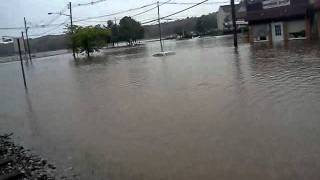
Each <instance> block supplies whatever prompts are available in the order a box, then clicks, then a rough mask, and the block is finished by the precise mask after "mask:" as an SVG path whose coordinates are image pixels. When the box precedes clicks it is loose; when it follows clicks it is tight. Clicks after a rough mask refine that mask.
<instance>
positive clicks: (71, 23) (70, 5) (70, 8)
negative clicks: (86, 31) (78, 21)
mask: <svg viewBox="0 0 320 180" xmlns="http://www.w3.org/2000/svg"><path fill="white" fill-rule="evenodd" d="M69 10H70V25H71V35H73V33H74V32H73V21H72V4H71V2H69ZM71 41H72V55H73V58H76V54H75V47H74V40H73V38H71Z"/></svg>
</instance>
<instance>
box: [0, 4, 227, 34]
mask: <svg viewBox="0 0 320 180" xmlns="http://www.w3.org/2000/svg"><path fill="white" fill-rule="evenodd" d="M1 1H2V2H1V3H0V8H1V10H0V28H5V27H21V26H23V17H26V18H27V20H28V23H31V24H30V25H43V24H46V23H48V22H50V20H52V19H55V18H56V17H57V16H54V15H51V16H49V15H48V12H59V11H60V10H62V9H66V7H67V4H68V2H69V1H68V0H9V1H8V0H1ZM93 1H95V0H93ZM164 1H165V0H163V1H160V2H164ZM201 1H202V0H172V2H179V3H187V2H190V3H198V2H201ZM227 1H228V0H209V2H227ZM71 2H72V3H73V5H76V4H79V3H87V2H91V0H71ZM154 2H156V1H155V0H107V1H105V2H101V3H98V4H95V5H89V6H83V7H77V8H74V9H73V16H74V19H79V18H86V17H93V16H100V15H105V14H110V13H115V12H119V11H123V10H127V9H130V8H136V7H140V6H143V5H146V4H151V3H154ZM221 4H222V3H218V4H205V5H201V6H198V7H196V8H193V9H190V10H188V11H186V12H184V13H182V14H179V15H176V16H174V18H182V17H187V16H189V17H191V16H201V15H203V14H208V13H211V12H215V11H217V10H218V8H219V5H221ZM224 4H225V3H224ZM189 6H191V5H163V6H162V7H160V11H161V16H165V15H168V14H170V13H173V12H176V11H179V10H181V9H184V8H187V7H189ZM152 7H153V6H151V7H147V8H145V9H142V10H138V11H133V12H129V13H126V14H121V15H116V16H112V17H106V18H99V19H94V20H90V21H91V22H79V23H75V24H77V25H92V24H97V22H92V21H102V20H109V19H114V18H117V19H120V18H121V17H123V16H126V15H127V16H129V15H133V14H137V13H139V12H142V11H144V10H147V9H150V8H152ZM67 12H68V11H67ZM67 12H66V13H67ZM156 13H157V11H156V9H155V10H153V11H151V12H148V13H146V14H143V15H141V16H138V17H136V18H135V19H136V20H138V21H144V20H148V19H153V18H156V17H157V14H156ZM65 21H67V17H64V16H60V17H59V18H58V19H57V20H55V21H54V22H53V24H58V23H63V22H65ZM68 23H69V21H68ZM48 31H49V32H48ZM62 31H63V26H61V27H49V28H42V29H30V32H29V34H30V35H32V34H34V35H38V34H45V35H46V34H59V33H61V32H62ZM45 32H48V33H45ZM20 34H21V30H0V36H6V35H7V36H19V35H20Z"/></svg>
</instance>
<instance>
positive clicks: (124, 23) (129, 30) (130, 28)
mask: <svg viewBox="0 0 320 180" xmlns="http://www.w3.org/2000/svg"><path fill="white" fill-rule="evenodd" d="M119 32H120V37H121V40H123V41H126V42H128V43H129V44H130V45H132V44H133V42H135V41H136V40H138V39H142V38H143V37H144V29H143V27H142V26H141V24H140V23H139V22H137V21H135V20H134V19H132V18H131V17H128V16H126V17H124V18H122V19H121V20H120V27H119Z"/></svg>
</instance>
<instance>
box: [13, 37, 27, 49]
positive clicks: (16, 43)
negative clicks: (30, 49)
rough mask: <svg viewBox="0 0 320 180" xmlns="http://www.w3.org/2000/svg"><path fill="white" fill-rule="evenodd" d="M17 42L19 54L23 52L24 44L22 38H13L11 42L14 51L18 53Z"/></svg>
mask: <svg viewBox="0 0 320 180" xmlns="http://www.w3.org/2000/svg"><path fill="white" fill-rule="evenodd" d="M18 41H19V42H20V49H21V52H24V50H25V49H24V43H23V39H22V38H14V40H13V47H14V51H15V52H19V47H18Z"/></svg>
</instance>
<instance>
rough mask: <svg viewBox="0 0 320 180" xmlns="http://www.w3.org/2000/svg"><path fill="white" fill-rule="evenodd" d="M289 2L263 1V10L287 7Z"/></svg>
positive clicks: (279, 0)
mask: <svg viewBox="0 0 320 180" xmlns="http://www.w3.org/2000/svg"><path fill="white" fill-rule="evenodd" d="M289 5H290V0H264V1H263V2H262V7H263V9H271V8H277V7H281V6H289Z"/></svg>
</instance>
